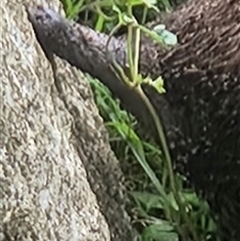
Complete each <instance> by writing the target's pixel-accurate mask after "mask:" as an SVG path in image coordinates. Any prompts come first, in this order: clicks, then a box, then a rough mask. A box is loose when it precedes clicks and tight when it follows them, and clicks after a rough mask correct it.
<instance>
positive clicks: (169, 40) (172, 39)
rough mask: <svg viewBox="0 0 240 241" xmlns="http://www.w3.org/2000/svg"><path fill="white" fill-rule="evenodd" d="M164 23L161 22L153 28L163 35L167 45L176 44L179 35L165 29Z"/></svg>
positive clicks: (162, 37)
mask: <svg viewBox="0 0 240 241" xmlns="http://www.w3.org/2000/svg"><path fill="white" fill-rule="evenodd" d="M165 28H166V26H165V25H164V24H159V25H157V26H155V27H154V28H153V30H154V31H155V32H156V33H157V34H158V35H159V36H160V37H161V39H162V41H163V43H165V44H167V45H176V44H177V42H178V40H177V36H176V35H175V34H173V33H172V32H170V31H168V30H166V29H165Z"/></svg>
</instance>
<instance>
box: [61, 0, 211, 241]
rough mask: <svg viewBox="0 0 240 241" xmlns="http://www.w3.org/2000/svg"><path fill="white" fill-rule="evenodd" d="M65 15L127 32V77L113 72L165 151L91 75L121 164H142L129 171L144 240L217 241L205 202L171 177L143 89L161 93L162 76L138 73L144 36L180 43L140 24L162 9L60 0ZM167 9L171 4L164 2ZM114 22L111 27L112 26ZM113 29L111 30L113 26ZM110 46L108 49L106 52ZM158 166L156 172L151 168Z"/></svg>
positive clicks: (137, 2)
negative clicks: (137, 101) (83, 15)
mask: <svg viewBox="0 0 240 241" xmlns="http://www.w3.org/2000/svg"><path fill="white" fill-rule="evenodd" d="M62 2H63V4H64V9H65V11H66V15H67V16H68V17H69V18H72V19H74V18H76V17H77V15H78V14H79V13H80V12H84V11H86V12H88V11H89V10H91V11H93V13H94V15H93V19H95V20H96V21H95V29H96V30H98V31H105V32H110V38H111V36H112V35H113V34H114V33H115V32H116V31H117V30H118V29H119V28H120V27H121V26H123V25H124V26H125V27H126V28H127V31H128V38H127V42H128V47H127V53H128V68H129V70H130V71H129V72H130V74H129V75H128V76H126V74H125V73H124V71H123V69H122V68H121V67H120V66H119V65H118V64H117V63H113V65H112V68H113V70H114V71H116V73H117V74H118V75H119V77H120V78H121V79H122V80H123V81H125V83H126V84H127V85H129V86H130V87H131V88H133V89H134V90H135V91H137V92H138V94H139V95H140V96H141V97H142V98H143V100H144V102H145V104H146V105H147V107H148V108H149V110H150V113H151V114H152V116H153V118H154V121H155V124H156V127H157V130H158V134H159V138H160V140H161V143H162V150H159V147H158V146H156V144H154V143H152V142H147V141H145V140H142V139H141V138H140V137H139V136H138V134H137V133H136V131H135V130H136V128H137V125H136V120H135V119H134V118H133V117H132V116H131V115H129V114H128V113H126V112H125V111H123V110H121V108H120V106H119V102H118V101H116V100H114V99H113V98H112V96H111V94H110V92H109V91H108V90H107V89H106V88H105V87H104V86H103V85H102V84H101V83H99V81H97V80H94V79H92V78H91V77H89V81H90V84H91V86H92V89H93V92H94V95H95V100H96V103H97V105H98V108H99V110H100V113H101V115H102V116H103V118H104V119H105V121H106V127H107V128H108V131H109V133H110V142H111V145H112V147H113V149H114V151H115V153H116V155H117V156H118V158H119V159H120V160H121V161H122V162H123V166H124V165H125V166H129V165H130V167H132V169H134V167H135V165H136V163H139V164H140V165H141V167H142V168H143V170H144V173H140V174H139V173H138V174H136V173H134V171H131V170H130V171H129V172H128V176H127V177H128V180H129V183H130V186H132V188H131V190H132V191H131V192H130V194H131V196H132V198H133V200H134V203H135V208H134V209H133V212H134V214H136V222H137V223H141V227H142V228H141V237H140V240H142V241H150V240H156V241H157V240H180V238H181V239H182V240H184V241H185V240H186V241H187V240H195V241H203V240H216V233H215V232H216V231H215V225H214V223H213V221H212V219H211V217H210V215H209V208H208V205H207V204H206V203H205V202H203V201H201V200H200V199H199V198H198V197H197V195H196V194H195V193H194V192H193V191H192V190H188V189H186V188H184V185H183V182H184V177H181V176H179V175H177V174H175V173H173V167H172V161H171V157H170V155H169V151H168V147H167V145H166V141H165V137H164V133H163V131H162V127H161V122H160V120H159V118H158V116H157V114H156V113H155V110H154V108H153V107H152V105H151V103H150V101H149V100H148V98H147V97H146V95H145V93H144V92H143V91H142V89H141V84H142V83H147V84H149V85H152V86H153V87H154V88H156V89H157V91H158V92H159V94H161V93H163V92H164V88H163V80H162V79H161V77H159V78H157V79H156V80H152V79H151V78H143V77H142V76H141V75H140V74H139V71H138V61H139V56H138V52H139V46H140V36H141V33H142V32H144V33H145V34H147V35H149V36H150V37H152V38H153V39H154V40H155V41H157V42H159V44H170V45H174V44H176V41H177V39H176V36H174V35H173V34H172V33H170V32H168V31H167V30H166V29H165V26H164V25H159V26H157V28H156V29H154V31H152V30H149V29H147V28H146V27H144V25H142V22H143V23H144V20H145V19H146V15H147V14H148V10H149V9H154V10H155V11H159V10H158V8H157V7H156V3H158V2H160V1H154V0H126V1H120V0H119V1H118V0H108V1H107V0H102V1H101V0H96V1H87V0H86V1H84V0H81V1H73V0H62ZM161 3H163V4H165V6H166V7H167V8H168V9H169V8H170V6H169V2H168V1H165V2H163V1H162V2H161ZM139 6H140V7H142V10H143V11H142V12H143V16H142V18H141V19H142V22H141V23H139V21H138V20H137V19H136V17H135V15H134V11H133V10H134V8H135V7H139ZM109 23H111V24H109ZM109 26H111V27H110V28H109ZM133 35H135V44H134V46H135V48H134V49H132V45H131V44H130V43H132V39H133ZM107 47H108V46H106V51H107ZM153 166H154V169H153Z"/></svg>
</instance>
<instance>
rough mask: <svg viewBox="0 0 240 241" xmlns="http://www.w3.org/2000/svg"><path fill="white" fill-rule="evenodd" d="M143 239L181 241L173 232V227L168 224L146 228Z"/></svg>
mask: <svg viewBox="0 0 240 241" xmlns="http://www.w3.org/2000/svg"><path fill="white" fill-rule="evenodd" d="M142 238H143V240H144V241H152V240H154V241H179V238H178V235H177V234H176V233H175V232H173V227H172V226H171V225H169V224H168V223H167V222H165V223H162V224H161V223H160V224H153V225H150V226H148V227H146V228H145V229H144V231H143V234H142Z"/></svg>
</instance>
